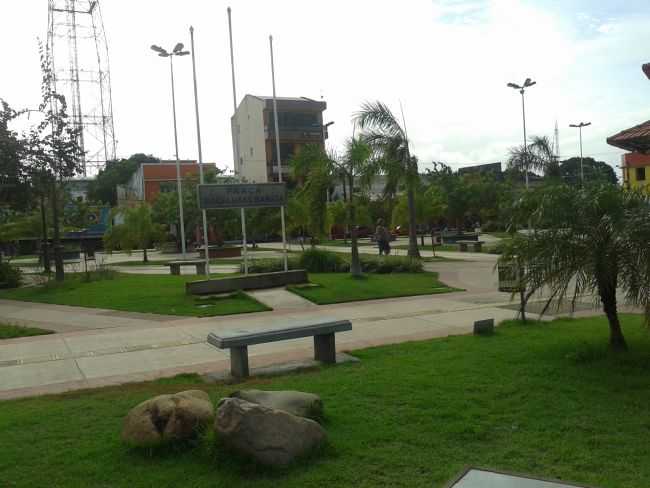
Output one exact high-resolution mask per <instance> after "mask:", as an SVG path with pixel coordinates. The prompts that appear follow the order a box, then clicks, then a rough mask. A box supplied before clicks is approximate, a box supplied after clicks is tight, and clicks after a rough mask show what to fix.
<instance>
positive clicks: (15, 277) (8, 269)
mask: <svg viewBox="0 0 650 488" xmlns="http://www.w3.org/2000/svg"><path fill="white" fill-rule="evenodd" d="M22 282H23V273H22V271H20V269H19V268H17V267H16V266H12V265H11V264H9V263H0V288H18V287H19V286H20V285H21V284H22Z"/></svg>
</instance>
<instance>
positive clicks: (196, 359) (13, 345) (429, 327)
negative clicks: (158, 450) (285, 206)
mask: <svg viewBox="0 0 650 488" xmlns="http://www.w3.org/2000/svg"><path fill="white" fill-rule="evenodd" d="M335 250H341V248H335ZM343 250H344V249H343ZM369 250H371V251H372V250H373V249H372V248H369ZM260 254H262V253H260ZM423 254H425V255H426V252H423ZM440 254H442V253H440ZM449 254H455V255H456V256H457V255H458V253H449ZM474 254H475V253H466V254H463V258H464V259H467V261H448V262H444V261H443V262H435V263H427V264H426V267H427V269H429V270H433V271H437V272H438V273H439V274H440V279H441V280H442V281H444V282H445V283H447V284H449V285H451V286H454V287H458V288H464V289H466V290H468V291H465V292H457V293H450V294H444V295H429V296H418V297H406V298H395V299H386V300H372V301H364V302H353V303H347V304H336V305H324V306H316V305H314V304H312V303H310V302H308V301H306V300H304V299H302V298H301V297H298V296H297V295H293V294H291V293H289V292H287V291H286V290H277V289H272V290H260V291H254V292H251V294H252V295H253V296H254V297H255V298H257V299H258V300H260V301H262V302H264V303H268V304H269V305H271V306H272V307H273V308H274V310H273V311H270V312H260V313H253V314H242V315H236V316H227V317H209V318H195V317H178V316H163V315H153V314H141V313H130V312H119V311H115V310H103V309H91V308H82V307H69V306H62V305H47V304H39V303H28V302H18V301H11V300H0V322H10V323H18V324H25V325H37V326H41V327H44V328H48V329H52V330H55V331H58V332H60V333H59V334H55V335H49V336H39V337H29V338H21V339H12V340H6V341H2V342H0V399H7V398H16V397H22V396H30V395H38V394H43V393H56V392H62V391H67V390H74V389H80V388H90V387H99V386H104V385H111V384H120V383H125V382H131V381H145V380H151V379H155V378H158V377H164V376H171V375H174V374H178V373H184V372H194V373H208V372H219V371H227V370H228V369H229V356H228V352H227V351H222V350H218V349H215V348H213V347H211V346H209V345H208V344H207V343H206V336H207V334H208V333H209V332H218V331H220V330H232V329H245V330H260V329H269V328H274V327H278V326H282V325H283V324H286V322H287V321H292V320H298V319H305V320H308V319H309V318H310V317H319V318H322V317H324V316H328V317H333V318H340V319H349V320H351V321H352V324H353V329H352V331H350V332H345V333H341V334H337V349H338V350H339V351H346V350H352V349H358V348H363V347H369V346H375V345H381V344H392V343H398V342H404V341H410V340H421V339H427V338H433V337H441V336H447V335H450V334H465V333H469V332H471V330H472V324H473V322H474V321H475V320H479V319H485V318H494V319H495V320H496V321H497V322H498V321H500V320H504V319H510V318H513V317H514V315H515V312H514V311H513V310H511V309H508V308H506V307H507V306H508V305H509V304H510V296H509V294H506V293H500V292H498V291H495V290H496V277H495V276H494V274H495V273H494V269H493V268H494V263H495V260H496V256H492V255H489V254H479V255H476V256H475V255H474ZM249 354H250V363H251V366H252V367H254V368H255V367H262V366H267V365H270V364H275V363H278V362H287V361H293V360H300V359H306V358H310V357H312V355H313V344H312V340H311V338H307V339H296V340H291V341H284V342H277V343H271V344H261V345H257V346H253V347H251V348H250V351H249Z"/></svg>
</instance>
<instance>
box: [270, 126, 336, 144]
mask: <svg viewBox="0 0 650 488" xmlns="http://www.w3.org/2000/svg"><path fill="white" fill-rule="evenodd" d="M278 132H279V133H280V139H284V140H299V141H309V142H318V141H322V140H323V127H322V126H320V125H318V126H302V127H297V126H293V127H292V126H282V125H281V126H279V127H278ZM325 135H326V138H327V131H325ZM264 138H265V139H275V127H274V126H273V125H271V126H268V125H265V126H264Z"/></svg>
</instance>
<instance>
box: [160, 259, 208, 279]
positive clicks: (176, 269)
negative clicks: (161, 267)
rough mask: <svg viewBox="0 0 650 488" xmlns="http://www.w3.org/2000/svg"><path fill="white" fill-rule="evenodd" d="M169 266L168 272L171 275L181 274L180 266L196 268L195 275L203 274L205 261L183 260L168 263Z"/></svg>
mask: <svg viewBox="0 0 650 488" xmlns="http://www.w3.org/2000/svg"><path fill="white" fill-rule="evenodd" d="M167 266H169V271H170V272H171V274H173V275H179V274H181V266H196V274H205V261H202V260H199V259H196V260H184V261H169V262H168V263H167Z"/></svg>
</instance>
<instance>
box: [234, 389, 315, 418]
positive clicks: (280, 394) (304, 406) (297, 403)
mask: <svg viewBox="0 0 650 488" xmlns="http://www.w3.org/2000/svg"><path fill="white" fill-rule="evenodd" d="M230 396H231V397H232V398H241V399H242V400H246V401H247V402H251V403H257V404H258V405H262V406H264V407H268V408H273V409H275V410H284V411H285V412H289V413H291V414H293V415H297V416H298V417H305V418H308V419H313V420H320V419H322V418H323V401H322V400H321V399H320V397H319V396H318V395H314V394H313V393H303V392H301V391H262V390H240V391H236V392H235V393H233V394H232V395H230Z"/></svg>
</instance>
